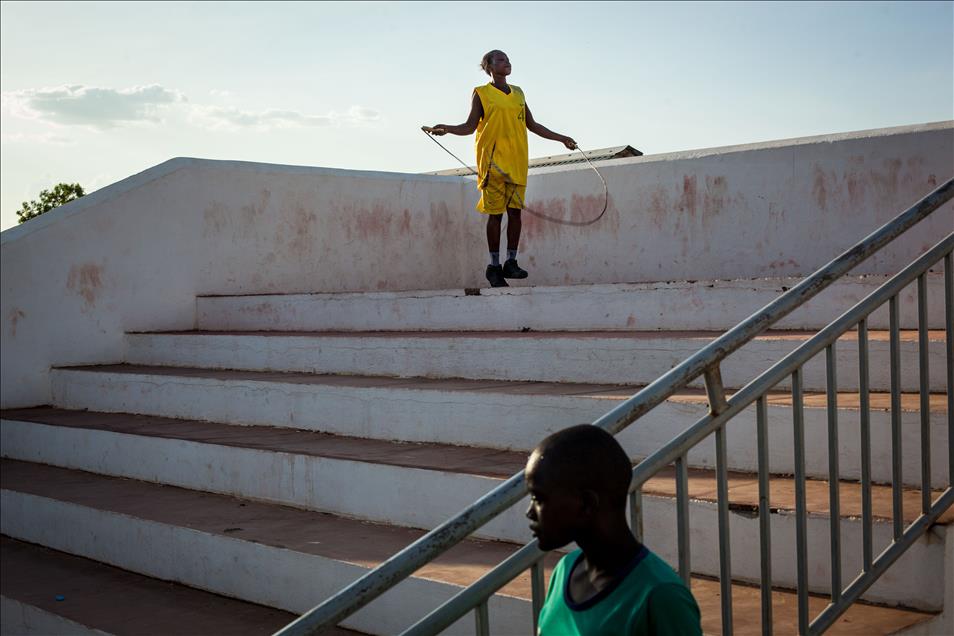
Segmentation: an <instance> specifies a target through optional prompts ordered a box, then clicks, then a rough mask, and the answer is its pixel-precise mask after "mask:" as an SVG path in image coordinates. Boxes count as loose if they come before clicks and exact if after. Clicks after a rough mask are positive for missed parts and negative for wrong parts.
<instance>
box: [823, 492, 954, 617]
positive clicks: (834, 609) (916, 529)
mask: <svg viewBox="0 0 954 636" xmlns="http://www.w3.org/2000/svg"><path fill="white" fill-rule="evenodd" d="M952 505H954V488H951V487H950V486H949V487H948V488H947V490H945V491H944V492H943V493H941V495H940V496H939V497H938V498H937V499H936V500H935V501H934V503H933V504H931V507H930V509H929V510H928V512H926V513H922V514H921V515H920V516H919V517H918V518H917V519H915V520H914V521H913V522H912V523H911V525H909V526H908V527H907V529H906V530H905V531H904V532H903V533H902V534H901V537H900V538H898V539H896V540H894V541H892V542H891V543H890V544H889V545H888V547H887V548H885V549H884V551H883V552H882V553H881V554H879V555H878V558H876V559H875V560H874V563H872V564H871V570H870V571H868V572H863V573H862V574H859V575H858V577H857V578H856V579H855V580H854V581H852V582H851V584H850V585H849V586H848V587H847V588H845V590H844V591H843V592H842V593H841V598H840V599H839V600H838V602H837V603H829V604H828V606H827V607H826V608H825V609H823V610H822V612H821V614H819V615H818V616H816V617H815V620H813V621H812V622H811V625H809V627H808V633H809V634H821V633H823V632H824V631H825V630H826V629H828V628H829V627H831V626H832V624H833V623H834V622H835V621H836V620H838V617H839V616H841V615H842V614H843V613H844V612H845V610H847V609H848V607H849V606H850V605H851V604H852V603H854V602H855V601H857V600H858V599H859V598H861V595H862V594H864V593H865V590H867V589H868V588H869V587H871V586H872V585H873V584H874V583H875V581H877V580H878V578H879V577H880V576H881V575H882V574H884V573H885V571H886V570H887V569H888V568H889V567H891V564H892V563H894V562H895V561H897V560H898V558H899V557H900V556H901V555H902V554H904V552H905V551H906V550H907V549H908V548H910V547H911V545H912V544H914V542H915V541H917V540H918V539H919V538H920V537H921V535H923V534H924V533H925V532H927V530H928V529H929V528H930V527H931V526H932V525H934V523H935V522H937V520H938V518H940V516H941V515H942V514H944V512H945V511H946V510H947V509H948V508H950V507H951V506H952Z"/></svg>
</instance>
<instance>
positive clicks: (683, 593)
mask: <svg viewBox="0 0 954 636" xmlns="http://www.w3.org/2000/svg"><path fill="white" fill-rule="evenodd" d="M649 631H650V633H652V634H657V635H658V636H702V623H701V619H700V616H699V606H698V605H697V604H696V599H695V597H693V595H692V592H690V591H689V589H688V588H687V587H686V586H685V585H682V584H680V583H665V584H663V585H660V586H658V587H657V588H656V589H654V590H653V591H652V593H651V594H650V595H649Z"/></svg>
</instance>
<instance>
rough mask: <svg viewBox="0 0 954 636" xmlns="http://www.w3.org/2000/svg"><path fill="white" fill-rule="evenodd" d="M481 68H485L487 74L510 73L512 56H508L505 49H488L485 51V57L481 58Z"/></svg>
mask: <svg viewBox="0 0 954 636" xmlns="http://www.w3.org/2000/svg"><path fill="white" fill-rule="evenodd" d="M480 68H482V69H483V70H484V73H486V74H487V75H491V76H492V75H493V74H494V73H496V74H497V75H510V70H511V66H510V58H508V57H507V54H506V53H504V52H503V51H498V50H497V49H494V50H493V51H488V52H487V53H484V57H483V58H481V60H480Z"/></svg>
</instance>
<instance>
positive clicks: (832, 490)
mask: <svg viewBox="0 0 954 636" xmlns="http://www.w3.org/2000/svg"><path fill="white" fill-rule="evenodd" d="M835 342H837V340H836V341H835ZM835 342H833V343H831V344H830V345H828V347H827V348H826V349H825V366H826V382H827V385H826V389H827V396H826V397H827V405H826V406H827V407H828V511H829V528H830V537H831V538H830V542H831V602H832V603H837V602H838V599H840V598H841V502H840V499H839V494H840V493H839V491H838V489H839V488H840V486H841V474H840V472H839V470H838V452H839V451H838V379H837V370H836V367H837V360H836V359H835Z"/></svg>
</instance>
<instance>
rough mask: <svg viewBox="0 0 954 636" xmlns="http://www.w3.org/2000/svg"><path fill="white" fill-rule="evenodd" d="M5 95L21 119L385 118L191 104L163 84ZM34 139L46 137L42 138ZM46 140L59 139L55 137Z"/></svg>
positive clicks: (87, 122) (364, 112) (226, 121)
mask: <svg viewBox="0 0 954 636" xmlns="http://www.w3.org/2000/svg"><path fill="white" fill-rule="evenodd" d="M209 95H210V97H213V98H220V99H221V98H225V97H231V94H230V93H228V92H227V91H223V90H219V89H212V90H210V91H209ZM2 97H3V105H2V106H3V110H4V111H5V112H7V113H10V114H11V115H13V116H15V117H18V118H20V119H30V120H36V121H41V122H45V123H47V124H52V125H57V126H64V125H74V126H77V125H78V126H87V127H92V128H96V129H100V130H103V129H109V128H113V127H117V126H123V125H130V124H137V123H146V124H156V123H160V122H161V121H162V118H161V117H160V115H172V114H173V113H176V114H179V115H180V116H181V115H184V116H185V118H186V120H187V121H188V122H189V123H191V124H193V125H196V126H200V127H203V128H210V129H218V130H240V129H254V130H260V131H266V130H272V129H281V128H309V127H323V126H342V125H343V126H359V125H364V124H368V123H371V122H374V121H377V120H378V119H379V118H380V114H379V113H378V111H376V110H374V109H372V108H367V107H364V106H352V107H351V108H350V109H348V110H347V111H346V112H344V113H338V112H335V111H331V112H329V113H327V114H321V115H316V114H307V113H302V112H300V111H296V110H287V109H274V108H271V109H267V110H262V111H250V110H242V109H240V108H235V107H233V106H215V105H211V104H192V103H189V101H188V99H186V97H185V95H183V94H182V93H181V92H179V91H177V90H175V89H169V88H165V87H163V86H160V85H158V84H153V85H150V86H135V87H133V88H124V89H116V88H101V87H93V86H82V85H71V86H60V87H54V88H38V89H25V90H19V91H9V92H5V93H3V95H2ZM27 140H28V139H26V137H23V136H21V137H17V138H14V137H10V138H9V139H8V138H7V137H6V136H4V141H27ZM30 140H32V141H41V140H40V139H39V138H37V139H30ZM45 142H46V143H55V141H54V140H53V137H49V138H48V139H46V141H45Z"/></svg>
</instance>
